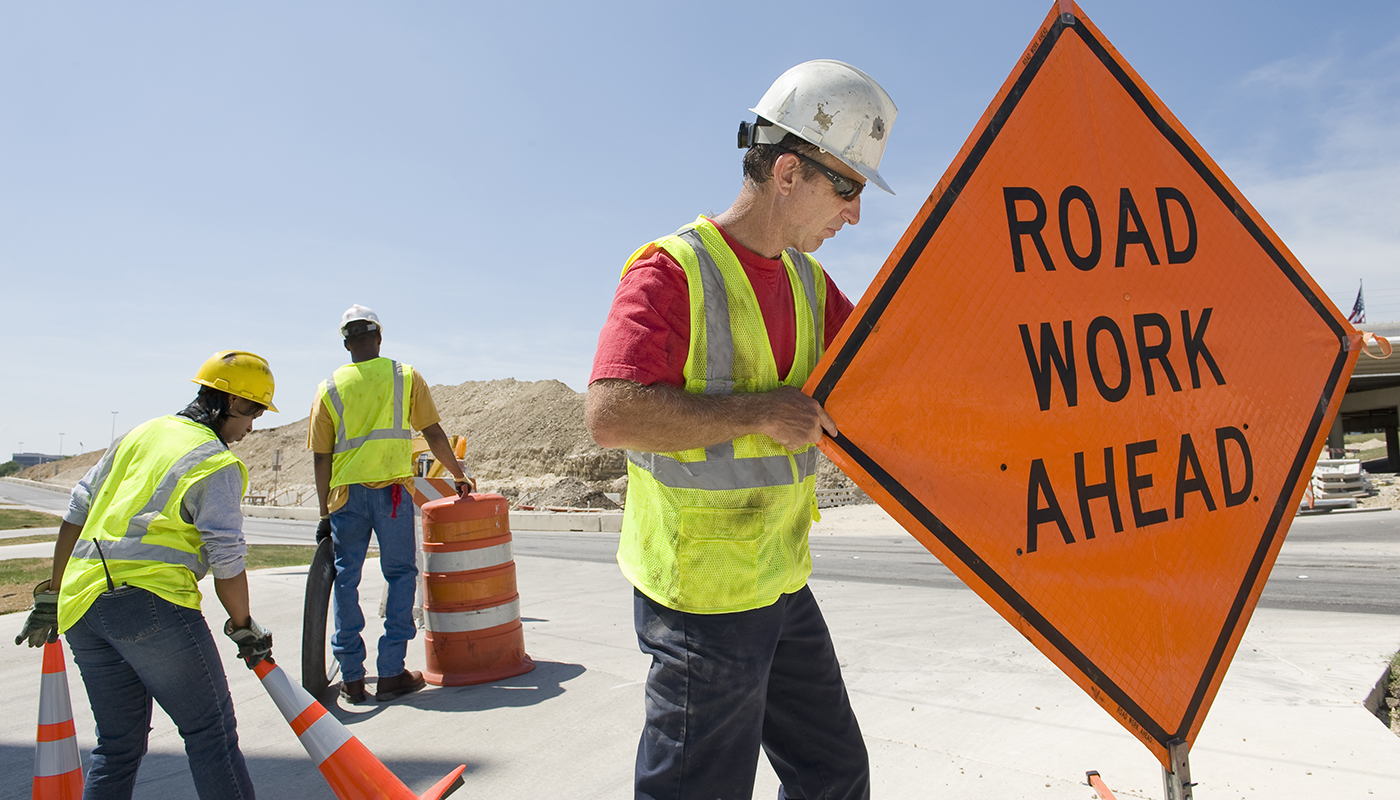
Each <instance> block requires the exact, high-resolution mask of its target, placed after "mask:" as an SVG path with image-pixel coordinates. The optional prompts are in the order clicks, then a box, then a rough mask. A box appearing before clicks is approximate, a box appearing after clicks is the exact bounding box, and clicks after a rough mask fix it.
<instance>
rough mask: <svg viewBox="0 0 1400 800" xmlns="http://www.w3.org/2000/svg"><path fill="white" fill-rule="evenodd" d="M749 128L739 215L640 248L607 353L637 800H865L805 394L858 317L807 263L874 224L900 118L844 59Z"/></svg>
mask: <svg viewBox="0 0 1400 800" xmlns="http://www.w3.org/2000/svg"><path fill="white" fill-rule="evenodd" d="M751 110H752V111H753V112H754V113H756V114H757V115H758V119H757V121H756V122H755V123H752V124H750V123H744V124H742V125H741V126H740V132H739V145H740V147H744V148H747V153H746V154H745V156H744V183H743V187H742V189H741V190H740V192H739V197H738V199H737V200H735V201H734V204H733V205H732V206H730V207H729V209H728V210H726V211H725V212H723V213H721V214H719V215H717V216H715V217H713V218H706V217H700V218H699V219H698V220H696V221H695V222H694V223H692V224H690V225H687V226H685V227H683V228H681V229H680V230H679V231H677V232H676V233H675V234H673V235H671V236H666V237H663V238H661V239H657V240H656V241H654V242H651V243H650V244H647V245H645V246H643V247H642V248H640V249H639V250H638V251H637V252H636V253H634V254H633V255H632V257H631V258H630V259H629V260H628V262H627V265H626V267H624V269H623V276H622V281H621V283H620V284H619V286H618V289H617V293H616V295H615V297H614V299H613V305H612V309H611V311H610V312H609V316H608V320H607V322H606V323H605V324H604V327H603V330H602V333H601V334H600V336H599V339H598V349H597V352H596V355H595V357H594V362H593V373H592V377H591V379H590V384H589V388H588V399H587V406H586V415H587V421H588V426H589V431H590V432H591V433H592V434H593V437H594V439H595V440H596V441H597V442H598V444H599V445H601V446H603V447H620V448H626V449H627V451H628V453H627V457H628V489H627V502H626V511H625V514H624V517H623V524H622V540H621V543H620V545H619V547H618V554H617V560H618V564H619V565H620V566H621V568H622V572H623V574H624V575H625V576H626V577H627V579H628V580H629V581H630V582H631V583H632V584H633V586H634V587H635V592H634V623H635V626H636V629H637V638H638V642H639V643H640V646H641V649H642V650H643V652H646V653H648V654H649V655H651V657H652V665H651V669H650V672H649V673H648V676H647V688H646V726H645V729H644V730H643V732H642V736H641V742H640V743H639V745H638V748H637V763H636V774H635V790H636V796H637V797H638V798H649V799H651V800H661V799H662V798H666V800H680V798H706V799H707V800H713V798H717V797H718V798H749V797H751V796H752V792H753V780H754V770H755V768H756V766H757V761H758V752H759V749H760V747H761V748H762V749H763V750H764V751H765V752H767V754H768V758H769V761H770V762H771V763H772V765H773V768H774V770H775V771H776V772H777V774H778V777H779V779H780V780H781V781H782V790H781V793H780V797H785V798H817V797H821V798H827V799H828V800H849V799H854V798H866V797H869V796H870V766H869V758H868V756H867V753H866V749H865V744H864V741H863V740H862V738H861V733H860V726H859V725H858V724H857V722H856V718H855V714H854V712H853V711H852V709H851V704H850V701H849V699H848V698H847V695H846V687H845V683H844V681H843V680H842V678H841V670H840V667H839V666H838V664H837V660H836V653H835V650H834V648H833V647H832V643H831V635H830V633H829V632H828V630H827V627H826V623H825V621H824V620H823V619H822V615H821V611H820V610H819V609H818V607H817V604H816V601H815V600H814V599H813V597H812V592H811V590H810V589H809V588H808V587H807V578H808V575H809V574H810V573H811V556H810V554H809V552H808V549H807V533H808V530H809V528H810V527H811V523H812V520H814V519H816V518H817V516H818V515H817V507H816V495H815V480H816V465H817V460H816V457H817V451H816V450H814V449H813V447H812V445H813V444H814V443H816V442H817V441H818V440H819V439H820V438H821V436H822V434H823V432H825V433H826V434H828V435H836V433H837V430H836V425H835V423H834V422H833V421H832V419H831V417H829V416H828V415H827V413H826V412H825V411H824V410H823V409H822V407H821V406H820V405H819V404H818V403H817V402H816V401H815V400H813V399H812V398H810V397H808V396H807V395H804V394H803V393H802V392H801V390H800V387H801V386H802V385H803V383H804V382H805V381H806V380H807V378H808V376H809V375H810V374H811V372H812V369H813V367H814V366H815V364H816V362H817V359H818V358H820V357H821V354H822V351H823V350H824V348H825V347H826V346H827V345H828V344H830V342H831V340H832V339H833V338H834V337H835V335H836V332H837V330H838V329H839V328H840V327H841V325H842V323H844V322H845V320H846V317H847V316H848V315H849V314H850V312H851V310H852V307H851V303H850V301H849V300H847V299H846V297H845V295H843V294H842V293H841V291H840V290H839V289H837V288H836V286H835V284H834V283H832V282H831V279H830V278H829V277H828V276H827V275H826V274H825V273H824V272H823V270H822V268H821V266H820V265H819V264H818V263H817V261H816V259H815V258H813V257H812V256H810V255H808V253H810V252H811V251H813V250H816V249H817V248H818V247H820V246H821V244H822V242H823V241H825V240H826V239H829V238H831V237H832V236H834V235H836V233H837V231H839V230H840V229H841V228H842V227H844V226H845V225H854V224H856V223H857V222H859V221H860V193H861V190H862V189H863V188H864V186H865V184H866V182H867V181H868V182H871V183H874V184H875V185H877V186H879V187H880V188H881V189H884V190H885V191H890V189H889V187H888V185H886V183H885V181H884V179H883V178H881V177H880V174H879V172H878V171H877V167H878V166H879V163H880V157H881V155H882V154H883V152H884V147H885V142H886V141H887V139H888V136H889V130H890V126H891V124H892V123H893V122H894V118H895V113H896V112H895V106H894V103H893V102H892V101H891V100H890V97H889V95H888V94H886V93H885V91H884V89H882V88H881V87H880V85H879V84H877V83H876V82H875V81H874V80H873V79H871V78H870V76H868V75H866V74H865V73H863V72H861V71H860V70H858V69H856V68H854V67H852V66H850V65H849V64H844V63H841V62H839V61H809V62H806V63H804V64H799V65H798V66H796V67H793V68H792V69H790V70H788V71H787V72H786V73H784V74H783V75H782V76H781V77H779V78H778V80H777V81H776V82H775V83H774V84H773V86H772V88H770V89H769V90H768V92H767V93H766V94H765V95H764V96H763V98H762V99H761V100H760V101H759V103H758V105H757V106H756V107H754V108H753V109H751Z"/></svg>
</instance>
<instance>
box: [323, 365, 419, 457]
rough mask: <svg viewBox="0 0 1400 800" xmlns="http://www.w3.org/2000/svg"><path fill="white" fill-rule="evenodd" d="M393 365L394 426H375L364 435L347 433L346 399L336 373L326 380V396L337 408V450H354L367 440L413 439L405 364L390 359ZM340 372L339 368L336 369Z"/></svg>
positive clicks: (333, 406) (341, 451)
mask: <svg viewBox="0 0 1400 800" xmlns="http://www.w3.org/2000/svg"><path fill="white" fill-rule="evenodd" d="M389 363H390V364H392V365H393V381H394V416H393V427H391V428H375V429H374V430H372V431H370V432H369V433H367V434H365V435H363V436H356V437H354V438H350V437H349V436H347V435H346V433H345V401H344V400H342V399H341V397H340V390H339V388H337V387H336V385H335V373H334V372H333V373H331V377H330V379H329V380H327V381H326V396H327V397H328V398H330V401H331V408H333V409H335V417H336V426H335V452H336V453H344V452H346V451H348V450H354V449H355V448H357V447H359V446H360V445H362V444H364V443H365V442H370V441H376V440H379V439H412V438H413V433H412V432H411V431H410V430H409V429H408V412H407V409H406V408H405V404H406V403H407V402H408V398H406V397H404V392H403V365H402V364H400V363H399V362H397V361H390V362H389ZM336 371H337V372H339V370H336Z"/></svg>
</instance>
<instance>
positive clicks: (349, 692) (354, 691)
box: [340, 678, 369, 705]
mask: <svg viewBox="0 0 1400 800" xmlns="http://www.w3.org/2000/svg"><path fill="white" fill-rule="evenodd" d="M340 696H341V697H342V698H344V699H345V702H347V703H350V704H352V705H353V704H356V703H363V702H364V701H366V700H368V699H369V696H368V695H366V694H365V679H364V678H359V679H357V680H353V681H346V682H345V683H343V684H341V685H340Z"/></svg>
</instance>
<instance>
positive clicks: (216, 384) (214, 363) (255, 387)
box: [190, 350, 277, 411]
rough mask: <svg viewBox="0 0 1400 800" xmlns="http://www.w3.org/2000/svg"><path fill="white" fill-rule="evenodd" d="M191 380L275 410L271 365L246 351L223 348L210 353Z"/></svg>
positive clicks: (260, 357) (269, 409)
mask: <svg viewBox="0 0 1400 800" xmlns="http://www.w3.org/2000/svg"><path fill="white" fill-rule="evenodd" d="M190 380H191V381H193V382H195V383H197V384H199V385H200V386H208V387H209V388H211V389H218V390H219V391H221V392H228V393H229V394H231V395H233V396H235V397H241V398H243V399H244V400H252V401H253V402H254V403H258V404H259V405H264V406H267V410H268V411H276V410H277V406H274V405H273V404H272V390H273V381H272V368H271V367H269V366H268V365H267V359H265V358H263V357H262V356H260V355H257V354H255V353H249V352H247V351H245V350H224V351H222V352H219V353H215V354H214V355H212V356H209V360H207V361H205V362H204V363H203V364H202V365H200V367H199V372H197V373H195V376H194V377H193V378H190Z"/></svg>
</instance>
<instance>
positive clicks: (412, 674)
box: [374, 669, 428, 703]
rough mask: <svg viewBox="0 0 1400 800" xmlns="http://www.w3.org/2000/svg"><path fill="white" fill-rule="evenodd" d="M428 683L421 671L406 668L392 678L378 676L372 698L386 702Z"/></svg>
mask: <svg viewBox="0 0 1400 800" xmlns="http://www.w3.org/2000/svg"><path fill="white" fill-rule="evenodd" d="M427 684H428V682H427V681H425V680H423V673H421V672H419V671H417V670H412V669H406V670H404V671H403V672H401V673H399V674H398V675H395V676H394V677H392V678H380V679H379V683H377V684H376V685H375V692H374V699H375V700H378V701H379V702H381V703H387V702H389V701H390V700H393V699H394V698H395V697H402V696H403V695H406V694H408V693H409V692H416V691H418V690H419V689H422V688H423V687H424V686H426V685H427Z"/></svg>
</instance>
